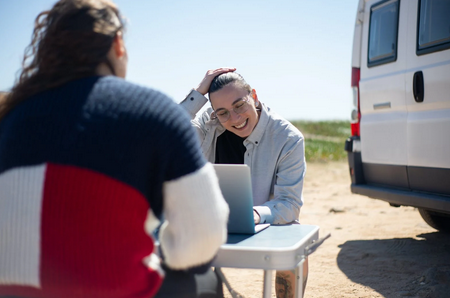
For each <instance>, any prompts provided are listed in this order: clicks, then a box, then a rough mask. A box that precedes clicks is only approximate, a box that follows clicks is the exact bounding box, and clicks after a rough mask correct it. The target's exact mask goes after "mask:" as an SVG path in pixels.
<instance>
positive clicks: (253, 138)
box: [244, 103, 269, 146]
mask: <svg viewBox="0 0 450 298" xmlns="http://www.w3.org/2000/svg"><path fill="white" fill-rule="evenodd" d="M268 123H269V109H268V108H267V107H266V105H265V104H263V103H261V115H259V120H258V123H257V124H256V127H255V129H253V131H252V133H251V134H250V135H249V136H248V137H247V139H246V140H245V141H244V144H245V143H247V142H249V143H252V144H254V145H256V146H258V145H259V143H261V139H262V137H263V135H264V132H265V131H266V127H267V124H268Z"/></svg>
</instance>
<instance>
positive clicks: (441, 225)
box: [419, 208, 450, 233]
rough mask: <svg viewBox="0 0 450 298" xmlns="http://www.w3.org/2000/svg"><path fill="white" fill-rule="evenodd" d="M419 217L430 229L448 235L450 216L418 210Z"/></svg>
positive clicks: (449, 231)
mask: <svg viewBox="0 0 450 298" xmlns="http://www.w3.org/2000/svg"><path fill="white" fill-rule="evenodd" d="M419 213H420V216H422V218H423V220H424V221H425V222H426V223H427V224H428V225H429V226H430V227H432V228H435V229H436V230H439V231H440V232H446V233H450V214H444V213H439V212H434V211H430V210H426V209H422V208H419Z"/></svg>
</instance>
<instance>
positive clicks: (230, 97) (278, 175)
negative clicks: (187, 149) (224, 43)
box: [181, 68, 307, 297]
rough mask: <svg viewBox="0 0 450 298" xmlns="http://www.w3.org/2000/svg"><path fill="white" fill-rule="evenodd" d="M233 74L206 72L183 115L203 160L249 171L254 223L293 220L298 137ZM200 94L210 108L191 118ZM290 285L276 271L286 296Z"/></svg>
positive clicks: (302, 166)
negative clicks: (187, 116) (196, 137)
mask: <svg viewBox="0 0 450 298" xmlns="http://www.w3.org/2000/svg"><path fill="white" fill-rule="evenodd" d="M234 71H235V68H219V69H215V70H209V71H208V72H207V73H206V75H205V77H204V78H203V80H202V82H201V83H200V84H199V86H198V87H197V88H196V89H194V90H192V91H191V92H190V93H189V94H188V96H187V97H186V99H185V100H184V101H183V102H182V103H181V106H183V107H184V108H185V109H186V110H187V111H188V112H189V114H190V116H191V119H192V120H191V122H192V123H193V125H194V126H195V127H196V129H197V132H198V134H199V136H200V141H201V148H202V152H203V154H204V155H205V157H206V158H207V160H208V161H209V162H211V163H235V164H243V163H245V164H247V165H248V166H249V167H250V169H251V176H252V188H253V201H254V207H253V208H254V219H255V224H258V223H270V224H287V223H292V222H295V221H296V220H297V219H298V216H299V213H300V208H301V206H302V204H303V197H302V189H303V178H304V175H305V170H306V163H305V155H304V139H303V135H302V134H301V133H300V131H299V130H298V129H297V128H295V127H294V126H293V125H292V124H290V123H289V122H288V121H287V120H285V119H283V118H282V117H280V116H279V115H277V114H275V113H274V112H273V111H271V110H270V108H268V107H266V106H265V105H264V104H263V103H261V102H260V101H259V99H258V96H257V94H256V90H255V89H252V88H251V87H250V85H249V84H248V83H247V82H246V81H245V80H244V79H243V77H242V76H241V75H239V74H237V73H235V72H234ZM206 93H208V94H209V100H210V102H211V107H212V108H209V109H208V110H206V111H205V112H204V113H203V114H202V115H200V116H199V117H197V118H196V114H197V112H198V111H199V110H200V109H201V108H202V107H203V105H204V104H205V103H206V102H207V101H208V100H207V99H206V97H205V95H206ZM304 276H305V277H306V276H307V263H306V264H305V267H304ZM294 282H295V276H294V274H293V273H292V272H291V271H287V272H277V284H278V283H279V284H281V285H285V286H286V285H290V286H288V290H287V291H286V292H291V293H293V291H294V290H295V289H294V287H293V285H294ZM305 282H306V279H305ZM285 286H284V287H283V288H286V287H285ZM280 288H281V287H280ZM280 291H281V290H280ZM279 297H281V296H279ZM286 297H289V295H288V296H286Z"/></svg>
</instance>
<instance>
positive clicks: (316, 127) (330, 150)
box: [291, 121, 351, 162]
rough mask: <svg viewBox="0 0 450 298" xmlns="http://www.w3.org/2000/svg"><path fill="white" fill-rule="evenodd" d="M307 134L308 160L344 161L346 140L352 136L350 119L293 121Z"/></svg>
mask: <svg viewBox="0 0 450 298" xmlns="http://www.w3.org/2000/svg"><path fill="white" fill-rule="evenodd" d="M291 123H292V124H294V125H295V126H296V127H297V128H298V129H299V130H300V131H301V132H302V133H303V135H304V136H305V155H306V161H307V162H317V161H321V162H327V161H344V160H346V159H347V152H345V150H344V143H345V140H346V139H347V138H348V137H349V136H350V134H351V132H350V122H349V121H291Z"/></svg>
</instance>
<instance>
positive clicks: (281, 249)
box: [213, 224, 319, 270]
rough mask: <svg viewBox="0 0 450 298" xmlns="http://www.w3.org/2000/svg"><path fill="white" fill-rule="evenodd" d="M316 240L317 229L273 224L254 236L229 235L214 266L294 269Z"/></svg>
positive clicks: (305, 226)
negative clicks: (306, 249) (307, 248)
mask: <svg viewBox="0 0 450 298" xmlns="http://www.w3.org/2000/svg"><path fill="white" fill-rule="evenodd" d="M318 238H319V226H315V225H301V224H293V225H273V226H270V227H268V228H267V229H265V230H263V231H261V232H259V233H257V234H255V235H235V234H234V235H228V240H227V243H226V244H223V245H222V246H221V247H220V249H219V252H218V253H217V257H216V259H215V260H214V261H213V266H216V267H233V268H248V269H264V270H289V269H294V268H295V267H296V266H297V265H298V263H299V262H300V261H301V260H302V259H303V258H304V257H305V254H306V252H305V248H306V247H307V246H308V245H310V244H312V243H313V242H315V241H316V240H317V239H318Z"/></svg>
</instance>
